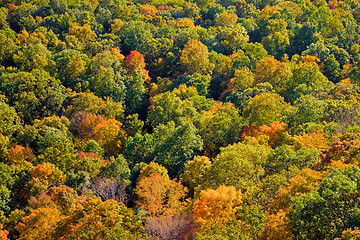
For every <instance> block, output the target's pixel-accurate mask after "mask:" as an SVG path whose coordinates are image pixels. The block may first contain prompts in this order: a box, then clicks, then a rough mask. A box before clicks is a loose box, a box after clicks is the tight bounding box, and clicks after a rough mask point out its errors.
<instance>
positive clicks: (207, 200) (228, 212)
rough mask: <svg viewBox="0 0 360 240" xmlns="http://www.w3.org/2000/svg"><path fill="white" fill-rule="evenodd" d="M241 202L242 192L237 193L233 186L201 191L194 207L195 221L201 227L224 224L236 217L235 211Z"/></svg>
mask: <svg viewBox="0 0 360 240" xmlns="http://www.w3.org/2000/svg"><path fill="white" fill-rule="evenodd" d="M241 202H242V200H241V191H240V190H239V191H236V189H235V187H233V186H229V187H227V186H224V185H221V186H220V187H219V188H218V189H216V190H213V189H207V190H205V191H201V193H200V198H199V200H197V201H195V202H194V206H193V214H194V220H195V221H196V222H197V223H199V224H200V226H201V227H204V226H206V224H207V223H208V222H215V223H216V224H221V223H224V222H226V221H228V220H230V219H231V218H233V217H234V216H235V209H236V207H238V206H239V205H240V204H241Z"/></svg>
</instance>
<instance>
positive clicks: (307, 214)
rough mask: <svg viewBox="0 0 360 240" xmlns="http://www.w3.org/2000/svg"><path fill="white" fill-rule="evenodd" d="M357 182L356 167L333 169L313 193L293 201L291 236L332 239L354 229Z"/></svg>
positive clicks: (358, 173)
mask: <svg viewBox="0 0 360 240" xmlns="http://www.w3.org/2000/svg"><path fill="white" fill-rule="evenodd" d="M359 180H360V170H359V168H358V167H355V166H353V167H346V168H344V169H338V170H334V171H333V172H332V173H331V174H330V175H329V176H328V177H327V178H325V179H324V180H323V181H322V182H321V185H320V187H319V189H317V190H316V191H315V192H313V193H308V194H304V195H301V196H299V197H295V198H293V199H292V201H291V208H290V215H289V218H290V224H291V227H292V230H293V232H294V235H295V236H297V237H299V239H320V238H321V239H325V238H331V239H333V238H334V237H340V235H341V233H342V231H343V230H346V229H348V228H352V227H355V226H357V225H356V223H357V222H358V218H359V216H358V214H357V213H358V211H359V201H358V189H359ZM340 209H341V210H340ZM324 212H326V213H327V214H326V216H324V215H323V213H324ZM340 219H341V220H340Z"/></svg>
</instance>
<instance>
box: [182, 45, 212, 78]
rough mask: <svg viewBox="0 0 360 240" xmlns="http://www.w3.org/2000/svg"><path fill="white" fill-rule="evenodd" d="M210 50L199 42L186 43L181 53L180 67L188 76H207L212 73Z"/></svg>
mask: <svg viewBox="0 0 360 240" xmlns="http://www.w3.org/2000/svg"><path fill="white" fill-rule="evenodd" d="M208 52H209V50H208V48H207V47H206V46H205V45H204V44H203V43H201V42H199V41H197V40H190V41H188V42H187V43H186V45H185V47H184V49H183V50H182V52H181V57H180V65H181V67H182V68H183V71H184V72H185V73H187V74H195V73H199V74H207V73H210V72H211V71H212V68H213V67H212V66H211V64H210V61H209V56H208Z"/></svg>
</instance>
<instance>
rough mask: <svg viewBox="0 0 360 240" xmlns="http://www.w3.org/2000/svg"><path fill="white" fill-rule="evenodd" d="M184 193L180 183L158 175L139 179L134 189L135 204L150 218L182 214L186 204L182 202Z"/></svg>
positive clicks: (184, 190)
mask: <svg viewBox="0 0 360 240" xmlns="http://www.w3.org/2000/svg"><path fill="white" fill-rule="evenodd" d="M140 175H141V174H140ZM186 192H187V189H186V188H185V187H183V186H182V185H181V183H179V182H176V181H174V180H170V179H169V178H168V176H166V175H165V176H161V175H160V174H159V173H152V174H150V176H148V177H141V179H140V180H139V181H138V182H137V184H136V189H135V193H136V195H137V197H138V200H137V204H138V205H139V207H141V208H142V209H144V210H146V212H147V213H148V214H149V215H150V216H152V217H154V216H160V215H164V216H174V215H175V214H180V213H182V211H184V207H185V204H186V202H183V201H184V198H185V195H186Z"/></svg>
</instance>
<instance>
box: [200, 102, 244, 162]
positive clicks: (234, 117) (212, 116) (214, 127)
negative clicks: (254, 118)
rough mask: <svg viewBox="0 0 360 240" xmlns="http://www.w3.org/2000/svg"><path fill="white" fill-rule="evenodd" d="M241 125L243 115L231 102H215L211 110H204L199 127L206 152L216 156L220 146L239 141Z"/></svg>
mask: <svg viewBox="0 0 360 240" xmlns="http://www.w3.org/2000/svg"><path fill="white" fill-rule="evenodd" d="M241 126H242V123H241V117H240V116H239V114H238V111H237V109H236V108H235V106H234V105H233V104H231V103H224V104H223V103H221V102H219V103H215V104H214V105H213V106H212V107H211V109H210V110H209V111H203V112H202V116H201V118H200V120H199V127H198V128H199V134H200V136H201V137H202V139H203V140H204V150H205V153H206V154H208V155H209V156H214V155H215V154H216V153H218V151H219V148H220V147H225V146H227V145H229V144H232V143H235V142H237V141H239V140H240V135H241Z"/></svg>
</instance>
